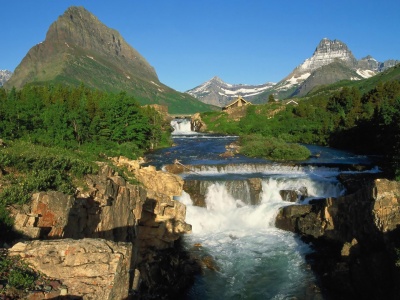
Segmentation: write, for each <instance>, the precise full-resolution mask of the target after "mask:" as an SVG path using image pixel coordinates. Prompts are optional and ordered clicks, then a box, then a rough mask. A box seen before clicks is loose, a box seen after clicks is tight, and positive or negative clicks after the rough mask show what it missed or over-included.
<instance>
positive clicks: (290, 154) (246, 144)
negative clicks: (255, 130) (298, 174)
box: [240, 134, 311, 161]
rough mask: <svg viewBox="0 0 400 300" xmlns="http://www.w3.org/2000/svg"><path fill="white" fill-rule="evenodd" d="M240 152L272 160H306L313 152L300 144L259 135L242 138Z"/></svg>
mask: <svg viewBox="0 0 400 300" xmlns="http://www.w3.org/2000/svg"><path fill="white" fill-rule="evenodd" d="M240 144H241V145H242V147H241V150H240V152H241V153H242V154H244V155H247V156H250V157H262V158H266V159H270V160H286V161H287V160H305V159H307V158H308V157H309V156H310V155H311V152H310V151H309V150H308V149H307V148H306V147H304V146H301V145H299V144H292V143H286V142H285V141H283V140H282V139H280V138H275V137H263V136H262V135H259V134H254V135H246V136H242V137H241V139H240Z"/></svg>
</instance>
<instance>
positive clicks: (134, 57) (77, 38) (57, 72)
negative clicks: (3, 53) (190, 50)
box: [5, 7, 210, 113]
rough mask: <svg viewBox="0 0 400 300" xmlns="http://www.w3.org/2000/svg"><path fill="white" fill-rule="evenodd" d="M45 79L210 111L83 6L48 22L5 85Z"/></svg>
mask: <svg viewBox="0 0 400 300" xmlns="http://www.w3.org/2000/svg"><path fill="white" fill-rule="evenodd" d="M49 82H53V83H62V84H68V85H75V86H77V85H79V84H80V83H81V82H82V83H84V84H85V85H86V86H88V87H90V88H93V89H99V90H103V91H108V92H120V91H126V92H127V93H128V94H130V95H133V96H134V97H135V98H136V99H137V100H138V101H139V102H140V103H141V104H149V103H157V104H162V105H167V106H168V107H169V112H170V113H191V112H196V111H207V110H210V107H209V106H208V105H206V104H204V103H201V102H199V101H197V100H196V99H194V98H193V97H191V96H190V95H188V94H184V93H179V92H177V91H175V90H173V89H171V88H170V87H168V86H166V85H164V84H163V83H161V82H160V81H159V79H158V77H157V74H156V71H155V70H154V68H153V67H152V66H151V65H150V64H149V63H148V62H147V61H146V59H145V58H144V57H143V56H142V55H141V54H140V53H139V52H137V51H136V50H135V49H134V48H133V47H131V46H130V45H129V44H128V43H127V42H126V41H125V40H124V38H123V37H122V36H121V35H120V34H119V33H118V32H117V31H116V30H114V29H110V28H108V27H107V26H106V25H104V24H103V23H101V22H100V21H99V20H98V19H97V18H96V17H95V16H94V15H93V14H91V13H90V12H89V11H87V10H86V9H85V8H83V7H70V8H68V9H67V10H66V11H65V13H64V14H63V15H61V16H60V17H59V18H58V19H57V20H56V21H55V22H54V23H53V24H51V26H50V28H49V30H48V32H47V34H46V39H45V40H44V41H43V42H42V43H39V44H37V45H36V46H34V47H32V48H31V49H30V50H29V52H28V53H27V55H26V56H25V57H24V59H23V60H22V61H21V63H20V64H19V65H18V67H17V68H16V69H15V72H14V74H13V76H12V77H11V78H10V79H9V81H8V82H7V83H6V84H5V88H7V89H10V88H11V87H13V86H14V87H16V88H17V89H20V88H22V87H23V86H24V85H25V84H26V83H35V84H43V83H49Z"/></svg>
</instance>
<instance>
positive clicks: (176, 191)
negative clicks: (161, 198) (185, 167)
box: [135, 166, 183, 197]
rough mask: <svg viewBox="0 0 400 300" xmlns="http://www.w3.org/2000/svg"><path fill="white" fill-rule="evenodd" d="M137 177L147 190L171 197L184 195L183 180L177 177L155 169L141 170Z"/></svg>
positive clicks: (136, 174) (138, 171)
mask: <svg viewBox="0 0 400 300" xmlns="http://www.w3.org/2000/svg"><path fill="white" fill-rule="evenodd" d="M135 176H136V178H137V180H138V181H140V182H141V183H142V184H143V185H144V186H145V187H146V188H147V189H150V190H153V191H155V192H156V193H160V194H164V195H167V196H170V197H173V196H180V195H181V194H182V188H183V179H182V178H181V177H179V176H177V175H174V174H170V173H167V172H163V171H157V170H156V169H155V167H153V166H149V167H146V168H141V169H140V170H137V171H136V172H135Z"/></svg>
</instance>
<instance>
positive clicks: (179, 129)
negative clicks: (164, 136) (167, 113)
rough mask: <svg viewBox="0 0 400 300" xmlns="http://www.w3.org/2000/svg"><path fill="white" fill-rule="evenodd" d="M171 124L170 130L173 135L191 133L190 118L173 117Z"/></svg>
mask: <svg viewBox="0 0 400 300" xmlns="http://www.w3.org/2000/svg"><path fill="white" fill-rule="evenodd" d="M171 126H172V128H173V129H174V131H173V132H172V134H173V135H180V134H193V133H195V132H194V131H192V124H191V120H190V119H173V120H172V121H171Z"/></svg>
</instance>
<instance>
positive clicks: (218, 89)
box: [186, 76, 275, 107]
mask: <svg viewBox="0 0 400 300" xmlns="http://www.w3.org/2000/svg"><path fill="white" fill-rule="evenodd" d="M274 85H275V83H273V82H267V83H265V84H260V85H249V84H229V83H226V82H224V81H223V80H222V79H221V78H219V77H217V76H215V77H213V78H211V79H210V80H208V81H206V82H204V83H203V84H201V85H199V86H197V87H195V88H194V89H191V90H188V91H186V93H188V94H190V95H192V96H193V97H195V98H197V99H199V100H200V101H202V102H204V103H207V104H212V105H216V106H220V107H223V106H225V105H227V104H228V103H229V102H231V101H232V100H233V99H234V98H236V97H238V96H242V97H243V98H245V99H246V100H248V101H249V100H250V101H251V98H252V97H254V96H256V95H259V94H261V93H263V92H265V91H267V90H268V89H271V88H272V87H273V86H274Z"/></svg>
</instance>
